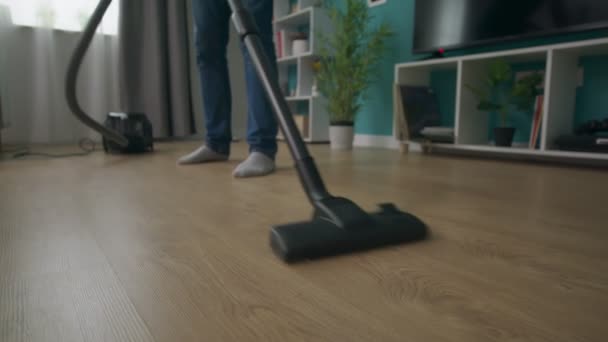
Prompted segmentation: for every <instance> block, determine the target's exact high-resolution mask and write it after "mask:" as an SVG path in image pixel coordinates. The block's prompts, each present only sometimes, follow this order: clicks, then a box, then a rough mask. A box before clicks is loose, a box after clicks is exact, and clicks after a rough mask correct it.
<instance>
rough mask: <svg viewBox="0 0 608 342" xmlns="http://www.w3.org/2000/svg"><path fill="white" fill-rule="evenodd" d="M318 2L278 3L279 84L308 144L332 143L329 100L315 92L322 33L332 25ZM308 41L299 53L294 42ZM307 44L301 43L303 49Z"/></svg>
mask: <svg viewBox="0 0 608 342" xmlns="http://www.w3.org/2000/svg"><path fill="white" fill-rule="evenodd" d="M316 3H317V1H316V0H295V1H294V0H275V1H274V19H273V26H274V33H275V46H276V50H277V63H278V71H279V83H280V85H281V88H282V89H283V91H284V95H285V98H286V100H287V101H288V103H289V105H290V108H291V110H292V113H293V114H294V115H295V116H296V117H295V119H296V123H297V124H298V126H299V127H300V131H301V133H302V136H303V138H304V140H305V141H306V142H327V141H329V116H328V114H327V111H326V108H325V99H324V98H323V97H322V96H321V95H319V94H317V93H315V92H314V87H313V86H314V69H313V63H314V62H315V60H316V57H317V56H318V52H319V43H318V41H317V34H316V32H318V31H324V32H327V30H330V28H331V25H330V21H329V18H328V16H327V13H326V10H325V9H323V8H321V7H318V6H315V4H316ZM296 39H300V40H301V39H304V40H305V46H307V47H308V48H307V49H304V50H302V51H300V52H299V53H295V51H294V49H293V46H294V40H296ZM302 45H303V44H301V43H300V46H302Z"/></svg>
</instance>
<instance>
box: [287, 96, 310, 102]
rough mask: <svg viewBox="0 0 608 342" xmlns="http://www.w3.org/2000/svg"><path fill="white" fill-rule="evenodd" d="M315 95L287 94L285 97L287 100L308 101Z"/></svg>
mask: <svg viewBox="0 0 608 342" xmlns="http://www.w3.org/2000/svg"><path fill="white" fill-rule="evenodd" d="M316 97H317V96H288V97H286V98H285V100H286V101H287V102H297V101H310V100H312V99H314V98H316Z"/></svg>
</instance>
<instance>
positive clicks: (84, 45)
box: [65, 0, 129, 147]
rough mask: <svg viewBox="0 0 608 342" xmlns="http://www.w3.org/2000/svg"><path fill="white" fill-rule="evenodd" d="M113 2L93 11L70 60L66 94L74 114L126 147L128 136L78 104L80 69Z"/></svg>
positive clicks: (107, 0) (104, 0)
mask: <svg viewBox="0 0 608 342" xmlns="http://www.w3.org/2000/svg"><path fill="white" fill-rule="evenodd" d="M111 3H112V0H101V1H99V4H98V5H97V8H96V9H95V12H93V15H92V16H91V18H90V19H89V22H88V23H87V26H86V27H85V29H84V31H83V33H82V37H81V38H80V41H79V42H78V45H77V46H76V50H75V51H74V54H73V55H72V59H71V60H70V64H69V66H68V72H67V76H66V82H65V94H66V99H67V102H68V106H69V107H70V110H71V111H72V113H73V114H74V116H75V117H76V118H77V119H78V120H80V121H81V122H82V123H83V124H85V125H86V126H88V127H89V128H91V129H93V130H95V131H96V132H98V133H100V134H101V135H103V136H104V137H105V138H106V139H108V140H111V141H113V142H115V143H117V144H119V145H120V146H122V147H126V146H127V145H128V144H129V141H128V140H127V138H126V137H124V136H123V135H121V134H120V133H118V132H116V131H114V130H112V129H109V128H107V127H105V126H103V125H101V124H100V123H98V122H97V121H95V120H94V119H93V118H91V117H90V116H89V115H87V113H85V111H84V110H83V109H82V108H81V107H80V105H79V104H78V99H77V97H76V83H77V79H78V72H79V70H80V66H81V64H82V61H83V59H84V56H85V54H86V52H87V50H88V48H89V45H90V44H91V41H92V40H93V37H94V35H95V32H96V31H97V28H98V27H99V24H100V23H101V20H102V19H103V16H104V15H105V13H106V11H107V9H108V7H109V6H110V4H111Z"/></svg>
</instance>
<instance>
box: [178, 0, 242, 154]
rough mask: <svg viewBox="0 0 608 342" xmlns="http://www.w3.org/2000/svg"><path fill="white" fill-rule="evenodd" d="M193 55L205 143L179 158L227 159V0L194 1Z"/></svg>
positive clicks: (229, 134) (229, 101) (229, 106)
mask: <svg viewBox="0 0 608 342" xmlns="http://www.w3.org/2000/svg"><path fill="white" fill-rule="evenodd" d="M192 8H193V17H194V24H195V31H196V32H195V44H196V58H197V64H198V69H199V76H200V82H201V88H202V97H203V108H204V111H205V126H206V130H207V133H206V137H205V143H206V146H203V147H201V148H199V149H197V150H196V151H194V152H192V153H190V154H189V155H186V156H184V157H182V158H181V159H180V160H179V162H180V163H182V164H192V163H202V162H207V161H217V160H226V159H228V155H229V154H230V142H231V141H232V130H231V128H232V123H231V115H232V98H231V90H230V78H229V74H228V62H227V58H226V50H227V45H228V39H229V33H230V31H229V24H230V8H229V6H228V3H227V2H226V1H219V0H193V1H192Z"/></svg>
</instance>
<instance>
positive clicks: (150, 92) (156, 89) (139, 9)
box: [119, 0, 197, 138]
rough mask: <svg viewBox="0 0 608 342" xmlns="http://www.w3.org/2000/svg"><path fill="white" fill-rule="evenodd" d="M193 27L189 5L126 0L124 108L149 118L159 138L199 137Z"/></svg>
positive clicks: (122, 40)
mask: <svg viewBox="0 0 608 342" xmlns="http://www.w3.org/2000/svg"><path fill="white" fill-rule="evenodd" d="M190 25H191V19H190V5H189V2H188V1H187V0H127V1H121V8H120V29H119V38H120V57H119V65H120V67H119V71H120V73H119V74H120V76H119V83H120V93H121V104H122V106H123V108H122V109H123V110H124V111H129V112H144V113H146V114H147V115H148V117H149V118H150V120H151V121H152V124H153V126H154V135H155V137H157V138H168V137H185V136H190V135H193V134H195V133H196V118H195V116H196V115H197V114H196V113H195V105H194V103H193V102H194V100H193V87H194V84H193V81H194V82H196V81H197V80H193V77H192V73H191V63H192V55H191V52H192V45H191V38H192V37H191V35H192V30H191V26H190Z"/></svg>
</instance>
